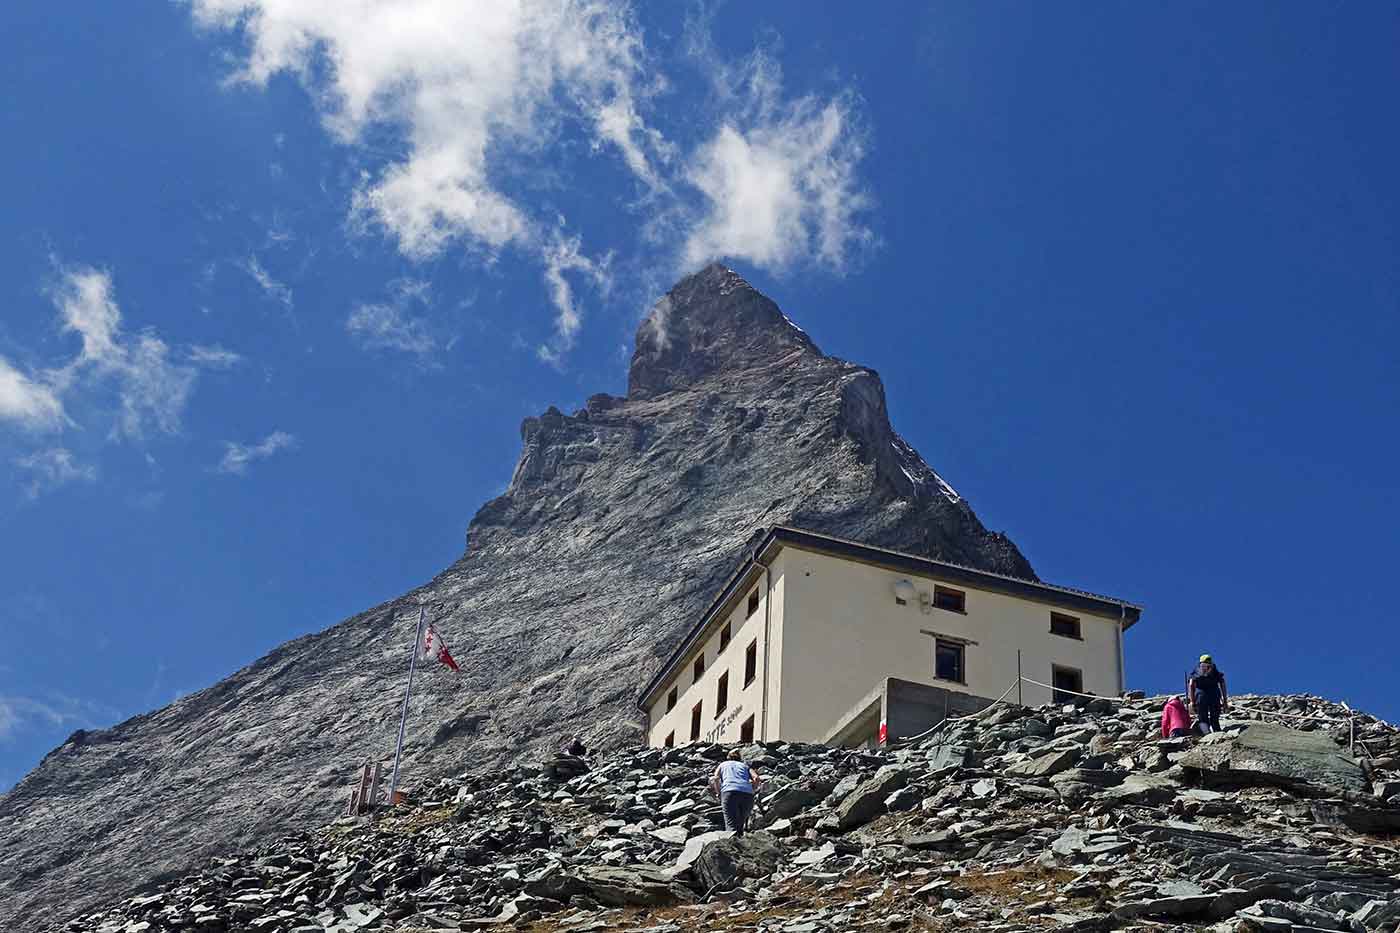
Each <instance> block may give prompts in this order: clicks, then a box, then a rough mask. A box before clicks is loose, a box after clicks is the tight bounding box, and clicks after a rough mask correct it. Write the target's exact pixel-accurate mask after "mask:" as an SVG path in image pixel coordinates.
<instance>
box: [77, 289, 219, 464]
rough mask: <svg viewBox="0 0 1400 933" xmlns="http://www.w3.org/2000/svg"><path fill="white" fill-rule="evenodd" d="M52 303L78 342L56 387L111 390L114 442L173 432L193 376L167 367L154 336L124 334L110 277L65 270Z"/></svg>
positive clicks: (182, 368)
mask: <svg viewBox="0 0 1400 933" xmlns="http://www.w3.org/2000/svg"><path fill="white" fill-rule="evenodd" d="M53 299H54V304H55V306H56V307H57V308H58V312H59V316H60V318H61V319H62V321H63V327H64V329H65V330H66V331H69V332H72V333H75V334H77V335H78V336H79V338H81V340H82V350H81V352H80V353H79V355H78V357H77V358H76V359H74V360H73V361H72V362H70V363H69V364H68V365H67V366H65V367H63V368H62V369H61V370H59V371H57V372H55V373H54V377H55V382H56V383H57V385H58V386H60V387H61V388H62V389H64V390H66V389H68V388H69V387H71V386H74V385H76V384H79V383H82V382H88V383H95V382H107V383H110V384H113V385H115V386H116V393H117V399H118V403H119V407H118V413H117V417H116V422H115V424H114V425H113V427H112V435H113V436H114V437H126V438H130V439H134V440H139V439H141V438H142V437H144V436H145V435H146V433H147V432H148V431H149V430H151V429H155V430H158V431H162V432H164V433H167V434H174V433H175V432H177V431H178V430H179V429H180V416H181V414H182V413H183V412H184V408H185V404H186V403H187V402H188V401H189V396H190V393H191V392H192V391H193V389H194V383H195V370H194V369H193V368H192V367H190V366H182V365H179V364H176V363H173V362H171V359H170V348H169V347H168V346H167V345H166V343H165V341H163V340H162V339H160V337H158V336H157V335H156V334H155V332H154V331H149V330H148V331H144V332H142V333H139V334H136V335H131V336H128V335H126V334H124V333H123V331H122V313H121V309H120V308H118V307H117V302H116V299H115V298H114V296H113V288H112V276H111V274H110V273H108V272H106V271H103V270H99V269H93V268H89V267H85V266H84V267H75V268H70V269H67V270H66V271H65V272H64V273H63V276H62V279H61V280H60V281H59V283H58V285H57V286H56V287H55V288H54V289H53Z"/></svg>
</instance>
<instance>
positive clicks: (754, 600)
mask: <svg viewBox="0 0 1400 933" xmlns="http://www.w3.org/2000/svg"><path fill="white" fill-rule="evenodd" d="M757 611H758V590H754V591H753V592H752V593H750V594H749V611H748V612H747V613H745V614H744V618H746V619H747V618H748V617H749V616H751V615H753V614H754V613H755V612H757Z"/></svg>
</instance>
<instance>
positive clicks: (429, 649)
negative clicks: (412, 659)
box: [420, 624, 461, 671]
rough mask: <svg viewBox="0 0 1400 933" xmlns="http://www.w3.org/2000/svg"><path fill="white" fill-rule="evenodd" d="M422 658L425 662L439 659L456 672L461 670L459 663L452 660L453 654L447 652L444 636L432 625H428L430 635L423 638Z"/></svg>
mask: <svg viewBox="0 0 1400 933" xmlns="http://www.w3.org/2000/svg"><path fill="white" fill-rule="evenodd" d="M420 657H422V658H423V660H425V661H426V660H427V659H428V658H437V659H438V660H439V661H441V662H442V663H443V664H446V665H447V666H448V667H450V668H452V669H453V670H454V671H460V670H461V668H459V667H458V666H457V662H456V661H454V660H452V653H451V652H450V651H448V650H447V643H446V642H444V641H443V640H442V636H441V635H439V634H438V633H437V629H435V628H433V626H432V625H431V624H429V625H428V633H427V634H426V635H425V636H424V637H423V653H422V654H421V655H420Z"/></svg>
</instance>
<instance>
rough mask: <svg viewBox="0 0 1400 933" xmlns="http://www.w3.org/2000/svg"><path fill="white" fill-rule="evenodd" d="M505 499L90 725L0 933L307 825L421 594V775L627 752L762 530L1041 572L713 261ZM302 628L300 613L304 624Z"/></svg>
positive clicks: (33, 834)
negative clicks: (666, 675) (690, 633)
mask: <svg viewBox="0 0 1400 933" xmlns="http://www.w3.org/2000/svg"><path fill="white" fill-rule="evenodd" d="M521 438H522V442H523V448H524V449H523V451H522V453H521V457H520V461H519V464H518V465H517V467H516V469H515V474H514V476H513V477H512V479H511V482H510V485H509V487H508V488H507V490H506V492H505V493H504V494H503V495H501V496H500V497H498V498H496V499H494V500H492V501H491V502H489V503H487V504H486V505H485V506H483V507H482V508H481V510H480V511H479V512H478V513H477V515H476V517H475V518H474V519H473V520H472V521H471V524H470V527H469V529H468V532H467V550H466V553H465V554H464V555H463V556H462V558H461V559H460V560H458V561H457V562H456V563H455V564H453V565H452V566H451V567H449V568H448V569H447V570H445V571H444V572H443V573H441V574H440V575H438V576H437V577H436V578H435V579H433V580H432V581H431V582H429V583H427V584H425V585H424V586H423V587H421V588H420V589H418V590H415V591H414V592H411V593H409V594H406V595H405V596H403V597H400V598H398V599H395V600H391V601H389V602H386V603H383V604H381V605H379V606H376V607H374V608H372V609H369V610H368V611H366V612H364V613H362V614H360V615H357V616H354V617H353V618H350V619H347V620H345V621H344V622H341V623H340V624H338V625H335V626H333V627H332V628H329V629H326V630H325V631H322V632H318V633H316V634H313V635H307V636H305V637H302V638H298V639H296V640H294V641H291V642H288V643H287V644H285V645H283V646H281V647H279V648H277V649H276V650H274V651H272V652H271V653H269V654H268V655H266V656H265V657H263V658H261V659H260V660H258V661H257V662H255V663H253V664H252V665H250V666H248V667H247V668H244V669H243V670H241V671H238V672H237V673H235V674H233V675H232V676H230V677H228V678H226V679H225V680H223V681H221V682H219V683H218V684H215V685H214V686H212V687H210V688H208V689H206V690H202V691H200V692H198V693H195V694H192V695H190V696H186V697H184V698H182V699H180V700H178V701H176V702H175V703H173V704H171V705H170V706H167V707H165V708H163V709H160V710H156V711H154V712H152V713H148V714H145V715H142V716H138V717H136V718H134V719H131V720H128V721H127V722H124V723H122V724H120V725H118V726H116V727H114V728H112V729H107V730H102V731H97V732H88V733H85V734H79V735H75V736H74V737H73V739H71V740H69V741H68V742H67V743H65V744H64V745H63V746H61V747H60V748H58V749H55V750H54V751H53V752H52V753H51V754H50V755H49V756H48V757H47V758H46V759H45V760H44V761H43V763H42V764H40V766H39V767H38V768H37V769H35V771H34V772H32V773H31V774H30V775H28V776H27V777H26V778H25V779H24V780H22V781H21V782H20V783H19V784H18V785H17V786H16V787H15V788H14V789H13V790H12V791H11V792H9V793H8V794H6V795H5V796H4V797H3V798H0V928H3V929H7V930H16V931H24V930H33V929H37V928H39V927H41V926H43V925H45V924H48V923H52V922H55V921H58V920H61V919H63V918H64V916H65V915H67V914H71V913H74V912H76V911H79V910H81V909H82V908H83V907H85V906H87V905H88V904H89V903H92V902H95V901H96V900H98V899H100V898H102V897H103V896H104V895H107V894H109V893H111V892H113V891H126V890H131V889H133V888H137V887H139V886H140V885H142V884H143V883H145V882H147V881H150V880H152V879H156V878H159V877H162V876H163V875H166V874H168V873H169V872H172V871H174V870H177V869H179V868H182V867H184V866H186V865H189V864H191V863H193V862H195V861H197V860H199V859H200V858H203V857H206V856H208V855H211V854H213V853H217V852H220V851H225V850H232V849H236V848H240V847H247V846H250V845H254V844H256V843H258V842H261V841H263V840H267V839H269V838H273V837H275V836H276V835H278V834H280V833H283V832H286V831H288V830H291V829H295V828H298V827H305V826H314V825H319V824H320V823H322V822H324V821H325V820H326V819H327V818H328V817H330V816H333V815H334V814H336V813H337V812H338V811H339V810H341V809H342V808H343V807H344V805H345V794H346V788H347V786H348V785H349V784H350V782H351V780H352V778H353V774H354V771H355V769H356V768H357V766H358V764H359V763H361V762H362V761H363V760H364V759H365V758H366V757H369V756H371V755H390V754H392V750H393V740H394V731H395V729H396V726H397V718H398V709H399V697H400V694H399V688H400V685H401V683H402V677H403V668H404V664H405V661H406V651H407V647H408V645H409V643H410V642H411V640H412V632H413V628H414V621H415V616H416V613H417V606H418V603H419V601H420V600H421V601H424V602H426V603H428V604H429V605H430V606H432V607H433V610H432V615H433V620H434V621H435V623H436V626H437V629H438V631H439V632H440V633H441V634H442V635H443V636H444V638H445V639H446V640H447V642H448V644H449V645H451V647H452V648H453V650H454V653H455V655H456V657H457V658H458V660H459V661H460V662H461V664H462V672H461V674H460V675H453V674H451V673H449V672H447V671H446V670H436V669H430V670H428V671H426V672H425V676H424V677H423V678H422V680H421V682H420V683H421V686H419V687H417V688H416V690H415V698H414V702H413V710H412V716H411V717H410V720H409V728H408V738H407V744H406V748H405V774H406V776H407V778H408V780H409V781H410V782H420V781H422V780H423V779H425V778H428V777H432V776H436V775H440V774H444V773H449V772H455V771H460V770H462V769H464V768H490V767H497V766H500V765H502V764H504V763H506V762H519V761H526V760H533V761H540V760H541V759H542V758H543V755H544V753H545V752H546V751H552V750H553V749H554V748H555V747H557V745H558V743H559V740H560V738H561V737H563V736H565V735H568V734H570V733H574V732H577V733H581V734H583V735H584V737H585V740H586V741H587V744H588V745H589V746H590V747H597V748H603V749H606V748H612V747H618V746H620V745H623V744H626V743H631V742H636V741H637V740H638V739H639V738H640V723H639V720H638V717H637V716H636V715H635V711H634V709H633V700H634V697H635V696H636V693H637V691H638V690H639V689H640V686H641V684H642V682H643V680H644V678H645V676H646V675H647V674H649V673H650V672H651V671H652V670H653V669H654V668H655V666H656V665H657V664H658V663H659V662H660V660H661V659H662V658H664V657H665V656H666V654H667V653H668V652H669V651H670V649H671V648H672V647H673V646H674V645H675V643H676V641H677V639H678V638H679V637H680V636H681V635H682V633H683V632H684V630H685V629H686V627H687V626H688V625H689V623H690V622H692V621H693V620H694V618H695V617H696V614H697V613H698V612H700V611H701V610H702V609H703V608H704V605H705V604H706V602H707V601H708V600H709V599H710V598H711V597H712V596H713V594H714V591H715V589H716V587H717V586H718V585H719V584H720V583H721V581H722V580H723V579H724V578H725V577H726V576H727V575H728V574H729V573H731V572H732V570H733V569H734V567H735V565H736V564H737V562H738V561H739V560H741V558H742V556H743V553H744V547H745V544H746V542H747V541H748V539H749V538H750V537H751V536H752V535H753V534H755V533H756V532H758V531H759V530H760V529H761V528H764V527H769V526H772V525H775V524H792V525H798V526H803V527H807V528H812V529H814V530H818V531H825V532H831V533H839V534H841V535H842V536H845V537H850V538H856V539H860V540H863V541H867V542H869V543H872V544H876V545H881V546H887V547H894V548H899V549H903V550H907V551H914V552H918V553H922V554H929V555H933V556H937V557H941V558H945V559H949V560H954V561H958V562H961V563H966V564H971V565H973V566H977V567H981V568H985V569H989V570H994V571H998V572H1001V573H1007V574H1012V575H1016V576H1023V577H1032V576H1033V575H1034V574H1033V572H1032V570H1031V567H1030V565H1029V564H1028V563H1027V562H1026V560H1025V558H1023V557H1022V556H1021V554H1020V552H1019V551H1017V549H1016V547H1015V545H1013V544H1012V543H1011V542H1010V541H1009V540H1008V539H1007V538H1006V537H1004V536H1002V535H1000V534H994V533H992V532H989V531H987V530H986V529H985V528H984V527H983V526H982V524H981V523H980V522H979V521H978V519H977V517H976V515H975V514H973V511H972V509H971V508H970V507H969V506H968V504H967V502H966V501H964V500H962V499H961V498H959V497H957V496H956V495H955V494H953V493H952V491H951V490H950V489H949V488H948V487H947V486H946V485H945V484H943V483H942V481H941V480H940V479H939V477H938V476H937V475H936V474H935V473H934V471H933V470H932V469H930V468H929V467H928V466H927V465H926V464H925V463H924V461H923V460H922V459H921V458H920V457H919V455H918V453H916V452H915V451H914V450H913V448H911V447H910V446H909V445H908V444H906V443H905V442H904V441H903V439H901V438H900V437H899V436H898V435H897V434H896V433H895V432H894V430H893V429H892V428H891V426H890V424H889V420H888V416H887V412H886V408H885V398H884V390H883V388H882V387H881V383H880V379H879V377H878V376H877V375H876V374H875V373H874V372H873V371H872V370H870V369H867V368H865V367H862V366H858V365H855V364H852V363H848V362H845V361H843V360H839V359H836V358H833V357H829V356H826V355H824V354H822V353H821V351H820V350H818V349H817V347H816V345H815V344H814V343H813V342H812V341H811V340H810V339H809V338H808V337H807V336H806V334H804V333H803V332H802V331H801V330H799V329H798V328H797V327H796V325H794V324H792V323H791V322H789V321H788V319H787V318H786V317H785V316H784V315H783V314H782V312H781V311H779V310H778V307H777V305H775V304H774V303H773V302H772V301H770V300H769V299H768V298H766V297H764V296H763V295H761V294H759V293H758V292H757V291H755V290H754V289H752V288H751V287H750V286H749V285H748V284H747V283H746V282H744V280H743V279H741V278H740V277H739V276H738V275H736V274H734V273H733V272H731V271H729V270H728V269H725V268H724V267H722V266H710V267H708V268H706V269H704V270H703V271H701V272H699V273H697V274H696V275H693V276H691V277H689V278H687V279H685V280H683V281H682V282H680V283H679V284H678V285H677V286H676V287H675V288H674V289H673V290H672V291H671V293H670V294H669V295H667V296H666V297H665V298H664V299H662V300H661V301H660V302H659V303H658V305H657V306H656V308H655V309H654V310H653V312H652V313H651V314H650V315H649V316H648V318H647V319H646V320H645V321H644V322H643V324H642V326H641V329H640V331H639V333H638V338H637V346H636V352H635V354H634V356H633V359H632V365H631V371H630V374H629V378H628V394H627V396H626V397H625V398H617V397H613V396H609V395H595V396H593V397H592V398H590V399H589V400H588V402H587V404H586V405H585V407H584V408H582V409H581V410H579V411H577V412H575V413H573V414H572V415H566V414H563V413H562V412H560V411H558V410H556V409H553V408H551V409H550V410H548V411H546V412H545V413H544V414H543V415H540V416H539V417H535V418H527V419H526V420H525V422H524V424H523V425H522V426H521ZM310 624H311V620H308V627H309V626H310Z"/></svg>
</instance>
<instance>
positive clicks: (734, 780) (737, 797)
mask: <svg viewBox="0 0 1400 933" xmlns="http://www.w3.org/2000/svg"><path fill="white" fill-rule="evenodd" d="M762 786H763V782H762V781H761V780H759V777H758V775H757V774H756V773H754V770H753V769H752V768H750V767H749V766H748V765H746V764H744V756H743V755H742V754H740V753H739V750H738V749H737V748H736V749H732V750H731V751H730V752H729V757H728V758H727V759H726V760H724V761H721V762H720V763H719V764H718V765H716V766H715V773H714V774H713V775H711V776H710V793H712V794H716V795H717V796H718V797H719V805H720V808H721V809H722V810H723V811H724V828H725V829H727V830H730V831H731V832H733V833H734V835H736V836H742V835H744V828H745V827H746V826H747V825H748V822H749V811H751V810H752V809H753V798H754V794H756V793H757V792H758V789H759V788H760V787H762Z"/></svg>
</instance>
